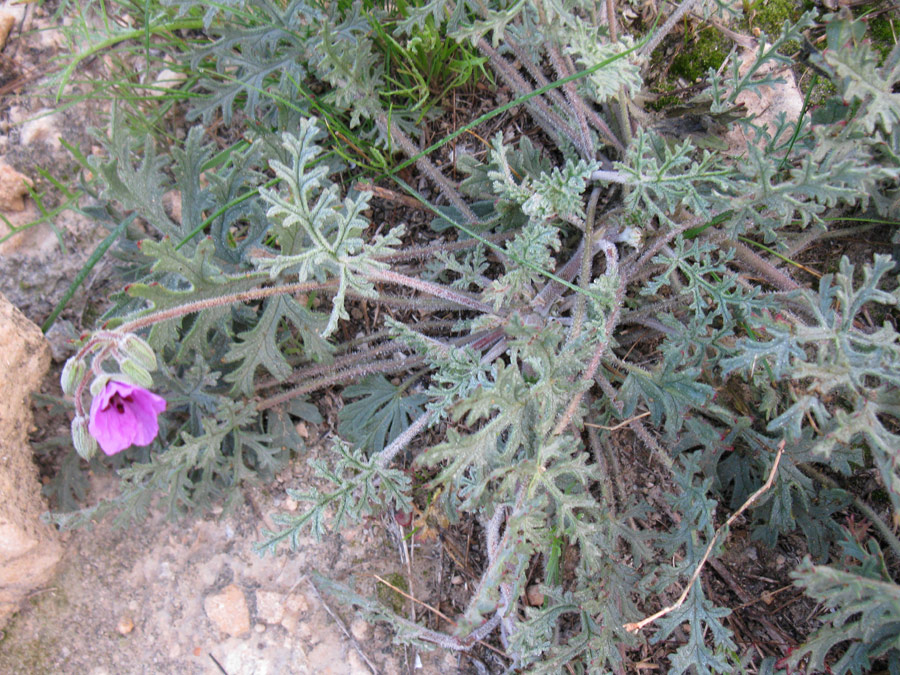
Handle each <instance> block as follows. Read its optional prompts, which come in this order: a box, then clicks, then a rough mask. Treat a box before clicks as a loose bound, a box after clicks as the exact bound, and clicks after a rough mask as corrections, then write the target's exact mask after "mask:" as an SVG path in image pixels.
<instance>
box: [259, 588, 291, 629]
mask: <svg viewBox="0 0 900 675" xmlns="http://www.w3.org/2000/svg"><path fill="white" fill-rule="evenodd" d="M256 616H257V617H259V620H260V621H264V622H266V623H269V624H276V623H281V620H282V619H283V618H284V600H283V596H282V594H281V593H274V592H272V591H256Z"/></svg>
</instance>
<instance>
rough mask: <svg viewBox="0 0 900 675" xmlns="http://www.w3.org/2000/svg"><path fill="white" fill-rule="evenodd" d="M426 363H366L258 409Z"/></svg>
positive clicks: (264, 401) (263, 403) (266, 400)
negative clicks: (371, 376) (335, 385)
mask: <svg viewBox="0 0 900 675" xmlns="http://www.w3.org/2000/svg"><path fill="white" fill-rule="evenodd" d="M424 361H425V359H423V358H422V357H418V356H414V357H412V358H409V359H406V360H405V361H395V360H394V359H383V360H380V361H372V362H371V363H364V364H362V365H360V366H356V367H354V368H348V369H346V370H344V371H341V372H338V373H334V374H333V375H329V376H327V377H320V378H318V379H316V380H313V381H312V382H307V383H306V384H303V385H301V386H299V387H296V388H294V389H291V390H289V391H285V392H282V393H280V394H276V395H275V396H270V397H268V398H264V399H262V400H261V401H260V402H259V403H258V404H257V406H256V409H257V410H268V409H269V408H274V407H275V406H277V405H281V404H282V403H287V402H288V401H290V400H291V399H293V398H297V397H298V396H303V395H305V394H309V393H311V392H313V391H316V390H317V389H323V388H324V387H330V386H331V385H333V384H340V383H343V382H349V381H351V380H356V379H358V378H361V377H365V376H366V375H374V374H375V373H382V374H387V373H396V372H398V371H401V370H406V369H408V368H410V367H411V366H414V365H418V364H420V363H423V362H424Z"/></svg>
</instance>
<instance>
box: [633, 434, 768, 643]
mask: <svg viewBox="0 0 900 675" xmlns="http://www.w3.org/2000/svg"><path fill="white" fill-rule="evenodd" d="M783 452H784V441H781V443H779V444H778V454H776V455H775V462H774V463H773V464H772V469H771V471H769V477H768V479H767V480H766V482H765V483H764V484H763V486H762V487H761V488H759V490H757V491H756V492H754V493H753V494H752V495H750V497H749V498H748V499H747V501H745V502H744V505H743V506H741V508H739V509H738V510H737V511H735V512H734V513H733V514H732V516H731V517H730V518H729V519H728V520H727V521H726V522H725V524H724V525H723V526H722V527H720V528H719V529H717V530H716V533H715V534H714V535H713V538H712V540H711V541H710V542H709V546H707V547H706V552H705V553H704V554H703V558H701V559H700V564H699V565H697V569H695V570H694V573H693V574H692V575H691V579H690V581H688V583H687V585H686V586H685V587H684V590H683V591H682V592H681V595H680V596H678V600H677V601H676V602H675V604H674V605H669V606H668V607H663V608H662V609H661V610H659V611H658V612H656V614H652V615H650V616H648V617H647V618H645V619H641V620H640V621H637V622H635V623H626V624H625V630H627V631H628V632H629V633H636V632H638V631H639V630H641V629H642V628H644V627H645V626H648V625H649V624H651V623H653V622H654V621H656V620H657V619H660V618H662V617H664V616H665V615H666V614H668V613H669V612H673V611H675V610H676V609H678V608H679V607H681V606H682V605H683V604H684V601H685V600H687V596H688V593H690V592H691V589H692V588H693V587H694V584H695V583H696V582H697V579H699V578H700V572H702V571H703V566H704V565H706V561H707V560H708V559H709V556H710V554H711V553H712V550H713V547H714V546H715V545H716V541H718V539H719V535H720V534H721V533H722V530H725V529H727V528H729V527H731V524H732V523H733V522H734V521H735V520H737V518H738V516H740V515H741V514H742V513H743V512H744V511H746V510H747V509H748V508H749V507H750V505H751V504H753V502H755V501H756V500H757V499H759V498H760V496H761V495H762V494H763V493H764V492H766V491H767V490H768V489H769V488H771V487H772V483H774V482H775V473H776V472H777V471H778V463H779V462H780V461H781V455H782V453H783Z"/></svg>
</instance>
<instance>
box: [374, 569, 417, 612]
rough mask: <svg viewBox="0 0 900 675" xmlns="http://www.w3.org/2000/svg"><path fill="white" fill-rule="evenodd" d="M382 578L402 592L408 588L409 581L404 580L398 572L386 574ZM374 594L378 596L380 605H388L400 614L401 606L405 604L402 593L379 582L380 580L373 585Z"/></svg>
mask: <svg viewBox="0 0 900 675" xmlns="http://www.w3.org/2000/svg"><path fill="white" fill-rule="evenodd" d="M384 580H385V581H387V582H388V583H389V584H390V585H391V586H394V587H396V588H399V589H400V590H402V591H403V592H406V591H408V590H409V583H408V582H407V581H406V577H405V576H403V575H402V574H400V573H399V572H394V573H392V574H388V575H387V576H386V577H384ZM375 595H376V596H377V597H378V600H379V602H381V604H382V605H385V606H386V607H390V608H391V609H392V610H394V612H395V613H396V614H401V613H402V612H403V608H404V607H405V606H406V598H405V597H403V595H402V594H400V593H398V592H397V591H395V590H394V589H393V588H391V587H390V586H387V585H386V584H383V583H381V582H380V581H379V582H378V583H377V584H376V585H375Z"/></svg>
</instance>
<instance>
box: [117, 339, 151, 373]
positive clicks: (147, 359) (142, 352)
mask: <svg viewBox="0 0 900 675" xmlns="http://www.w3.org/2000/svg"><path fill="white" fill-rule="evenodd" d="M121 350H122V353H123V354H124V355H125V356H126V357H127V358H129V359H132V360H134V362H135V363H136V364H138V365H139V366H141V367H142V368H144V369H145V370H156V352H154V351H153V348H152V347H151V346H150V345H148V344H147V342H146V341H145V340H143V339H142V338H139V337H138V336H137V335H129V336H128V337H126V338H125V342H124V343H123V344H122V347H121Z"/></svg>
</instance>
